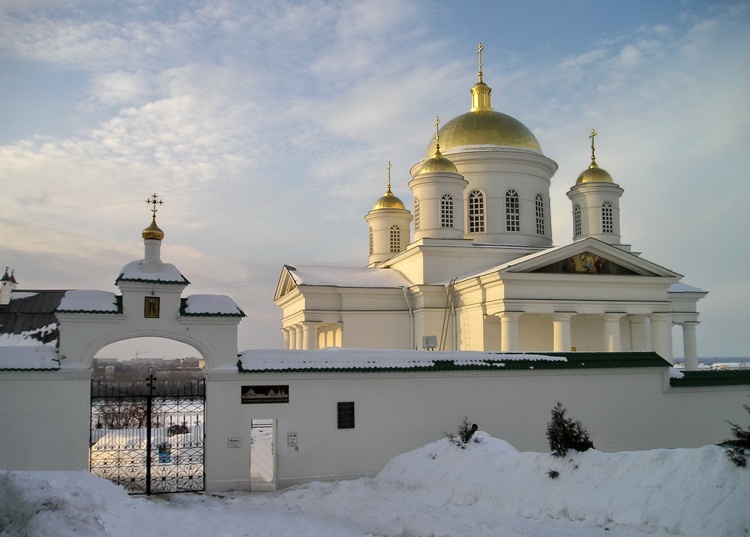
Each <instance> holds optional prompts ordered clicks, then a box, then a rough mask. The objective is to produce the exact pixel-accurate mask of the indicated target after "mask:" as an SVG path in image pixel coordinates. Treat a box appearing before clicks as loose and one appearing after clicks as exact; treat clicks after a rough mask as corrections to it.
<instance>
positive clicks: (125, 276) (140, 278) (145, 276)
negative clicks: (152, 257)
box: [117, 259, 190, 284]
mask: <svg viewBox="0 0 750 537" xmlns="http://www.w3.org/2000/svg"><path fill="white" fill-rule="evenodd" d="M158 266H159V269H160V270H159V272H152V270H153V267H154V264H153V263H146V261H145V259H140V260H138V261H131V262H130V263H128V264H127V265H125V266H124V267H122V270H121V271H120V275H119V276H118V277H117V281H118V282H119V281H130V282H160V283H178V284H189V283H190V282H189V281H188V280H187V278H185V276H183V275H182V273H181V272H180V271H179V270H177V267H175V266H174V265H172V264H171V263H161V262H160V263H158ZM144 269H146V270H144Z"/></svg>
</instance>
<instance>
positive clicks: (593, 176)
mask: <svg viewBox="0 0 750 537" xmlns="http://www.w3.org/2000/svg"><path fill="white" fill-rule="evenodd" d="M581 183H614V180H613V179H612V176H611V175H609V174H608V173H607V172H606V171H604V170H602V169H601V168H600V167H599V166H597V164H596V162H592V163H591V166H589V167H588V169H586V170H584V171H583V173H581V175H579V176H578V179H577V180H576V184H577V185H580V184H581Z"/></svg>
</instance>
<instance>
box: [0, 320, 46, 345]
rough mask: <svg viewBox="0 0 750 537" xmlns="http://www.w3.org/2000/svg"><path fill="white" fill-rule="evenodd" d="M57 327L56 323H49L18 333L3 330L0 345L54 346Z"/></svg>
mask: <svg viewBox="0 0 750 537" xmlns="http://www.w3.org/2000/svg"><path fill="white" fill-rule="evenodd" d="M57 328H58V327H57V323H51V324H47V325H44V326H40V327H37V328H32V329H31V330H24V331H23V332H20V333H12V332H5V333H2V334H0V347H41V346H44V345H48V346H51V347H54V346H55V345H56V342H57V334H56V332H57ZM45 340H47V342H46V343H45Z"/></svg>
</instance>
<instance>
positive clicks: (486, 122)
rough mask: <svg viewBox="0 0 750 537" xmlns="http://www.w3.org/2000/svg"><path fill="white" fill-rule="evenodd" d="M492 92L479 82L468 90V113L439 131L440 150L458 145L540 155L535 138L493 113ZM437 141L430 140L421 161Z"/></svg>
mask: <svg viewBox="0 0 750 537" xmlns="http://www.w3.org/2000/svg"><path fill="white" fill-rule="evenodd" d="M491 92H492V89H491V88H490V87H489V86H488V85H487V84H485V83H484V82H482V81H481V72H480V81H479V82H478V83H477V84H475V85H474V87H473V88H471V99H472V106H471V111H469V112H467V113H465V114H461V115H460V116H458V117H455V118H453V119H452V120H450V121H449V122H448V123H446V124H445V125H443V127H442V128H441V129H440V131H439V135H440V149H442V150H443V151H448V150H450V149H453V148H454V147H460V146H462V145H499V146H502V147H519V148H522V149H531V150H532V151H537V152H539V153H541V152H542V148H541V146H540V145H539V142H538V141H537V139H536V137H535V136H534V135H533V134H532V133H531V131H530V130H529V129H528V127H526V125H524V124H523V123H521V122H520V121H518V120H517V119H515V118H513V117H511V116H509V115H507V114H503V113H502V112H496V111H494V110H493V109H492V106H491V105H490V93H491ZM436 140H437V138H436V137H435V136H433V137H432V140H430V144H429V145H428V146H427V151H426V153H425V157H431V156H432V155H434V154H435V148H436V147H435V146H436Z"/></svg>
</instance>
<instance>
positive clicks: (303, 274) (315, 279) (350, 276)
mask: <svg viewBox="0 0 750 537" xmlns="http://www.w3.org/2000/svg"><path fill="white" fill-rule="evenodd" d="M286 268H287V269H288V270H289V273H290V274H291V275H292V278H294V281H295V283H296V284H297V285H330V286H333V287H405V286H409V285H412V282H410V281H409V280H408V279H407V278H406V277H405V276H404V275H403V274H401V273H400V272H398V271H397V270H393V269H378V268H362V267H331V266H320V265H305V266H300V267H295V266H292V265H287V266H286Z"/></svg>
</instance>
